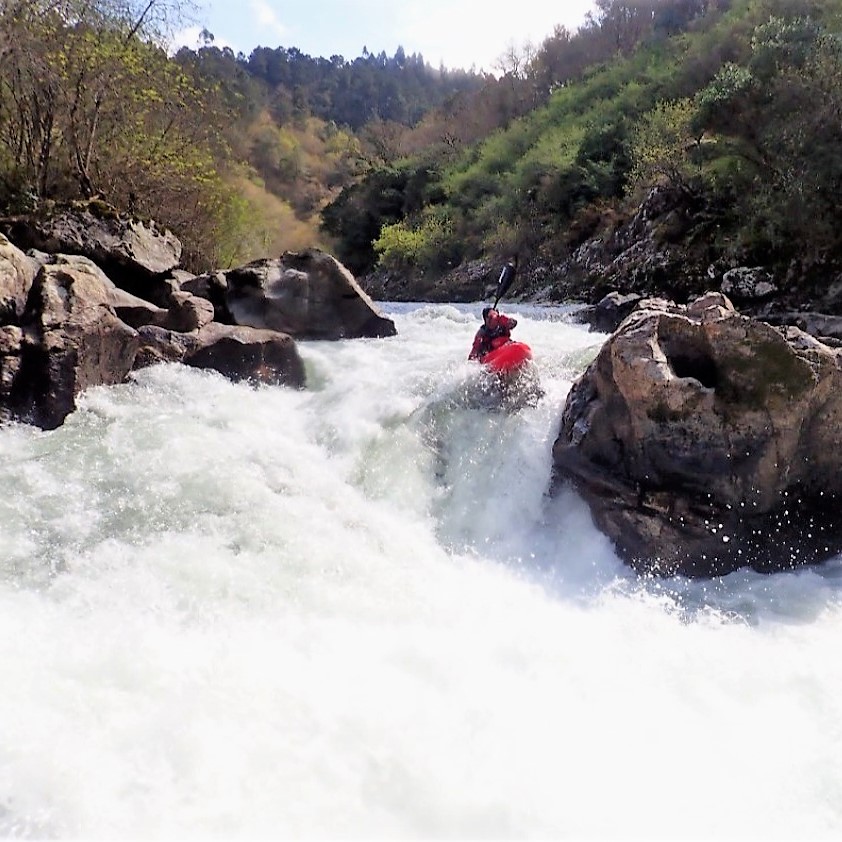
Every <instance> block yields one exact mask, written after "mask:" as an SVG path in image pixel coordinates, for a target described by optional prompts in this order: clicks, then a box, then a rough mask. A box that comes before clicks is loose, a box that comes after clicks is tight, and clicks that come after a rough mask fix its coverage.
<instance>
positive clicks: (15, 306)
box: [0, 234, 38, 324]
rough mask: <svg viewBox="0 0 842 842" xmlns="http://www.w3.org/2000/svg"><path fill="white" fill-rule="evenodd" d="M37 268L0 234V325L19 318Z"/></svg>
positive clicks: (35, 264)
mask: <svg viewBox="0 0 842 842" xmlns="http://www.w3.org/2000/svg"><path fill="white" fill-rule="evenodd" d="M37 268H38V264H37V263H36V261H35V260H33V259H32V258H30V257H27V256H26V255H25V254H24V253H23V252H22V251H21V250H20V249H19V248H17V247H16V246H14V245H12V243H10V242H9V240H8V239H6V237H4V236H3V235H2V234H0V324H8V323H15V322H17V320H18V319H19V318H20V315H21V313H23V308H24V306H25V305H26V296H27V295H28V294H29V290H30V287H31V286H32V281H33V279H34V278H35V272H36V271H37Z"/></svg>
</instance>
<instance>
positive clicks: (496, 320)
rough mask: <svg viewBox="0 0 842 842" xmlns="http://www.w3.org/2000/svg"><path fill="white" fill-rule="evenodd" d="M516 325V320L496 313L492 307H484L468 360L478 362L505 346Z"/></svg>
mask: <svg viewBox="0 0 842 842" xmlns="http://www.w3.org/2000/svg"><path fill="white" fill-rule="evenodd" d="M515 325H517V319H512V318H509V317H508V316H504V315H503V314H502V313H498V312H497V310H495V309H494V308H493V307H486V308H485V309H484V310H483V311H482V326H481V327H480V329H479V330H478V331H477V333H476V336H474V344H473V347H472V348H471V353H470V354H468V359H469V360H479V361H480V362H482V358H483V357H484V356H485V355H486V354H487V353H488V352H489V351H493V350H494V349H495V348H499V347H500V346H501V345H505V344H506V342H508V341H509V339H511V332H512V330H513V329H514V327H515Z"/></svg>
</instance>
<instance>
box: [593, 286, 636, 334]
mask: <svg viewBox="0 0 842 842" xmlns="http://www.w3.org/2000/svg"><path fill="white" fill-rule="evenodd" d="M642 300H643V296H641V295H638V294H637V293H635V292H630V293H628V294H627V295H623V294H622V293H621V292H616V291H614V292H609V293H608V294H607V295H605V296H603V297H602V298H601V299H600V300H599V301H598V302H597V303H596V304H594V305H592V306H590V307H585V308H583V309H582V310H580V311H579V312H578V313H577V315H576V317H577V320H578V321H581V322H584V323H586V324H588V325H590V328H591V330H595V331H599V332H600V333H613V332H614V331H615V330H616V329H617V328H618V327H619V326H620V323H621V322H622V321H623V319H625V318H626V316H628V314H629V313H631V311H632V310H634V308H635V307H637V305H638V303H639V302H640V301H642Z"/></svg>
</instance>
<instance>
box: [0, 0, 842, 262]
mask: <svg viewBox="0 0 842 842" xmlns="http://www.w3.org/2000/svg"><path fill="white" fill-rule="evenodd" d="M180 10H181V3H180V0H142V1H141V0H4V2H0V214H7V215H11V214H18V213H30V212H44V211H47V210H49V207H50V206H51V204H52V203H54V202H63V201H70V200H75V199H90V198H91V197H98V198H99V199H102V200H104V203H107V204H108V205H111V206H113V207H114V208H116V209H118V210H121V211H130V212H132V213H135V214H137V215H139V216H141V217H148V218H154V219H155V220H156V221H158V222H159V223H161V224H163V225H166V226H168V227H170V228H171V229H172V230H173V231H174V232H175V233H176V234H177V235H178V236H179V237H180V238H181V239H182V240H183V242H184V243H185V246H186V249H187V254H186V258H185V260H186V264H187V265H189V266H191V267H192V268H194V269H197V270H198V269H206V268H211V267H226V266H230V265H233V264H235V263H237V262H245V261H246V260H249V259H253V258H255V257H260V256H265V255H273V254H274V255H277V254H278V253H279V252H280V251H282V250H284V249H287V248H300V247H303V246H307V245H314V244H315V245H321V246H323V247H326V248H328V249H330V250H331V251H333V252H334V253H335V254H336V255H337V256H338V257H339V258H340V259H341V260H343V262H345V263H346V264H347V265H348V266H349V267H350V268H351V269H352V270H353V271H354V272H356V273H357V274H361V275H362V274H366V273H368V272H371V271H372V270H374V269H375V268H378V267H379V269H381V270H390V271H393V272H400V273H403V274H405V275H408V276H411V275H413V274H422V275H427V276H430V275H436V274H438V275H441V274H442V273H445V272H447V271H449V270H452V269H453V268H454V267H458V266H459V265H460V264H463V263H465V262H467V261H470V260H473V259H475V258H482V257H486V258H491V259H494V260H496V259H498V258H500V257H502V256H503V255H507V254H512V253H518V254H519V255H521V256H522V257H523V258H524V260H525V261H527V262H530V261H531V262H543V264H544V265H546V266H551V267H552V266H559V265H562V264H563V263H564V261H565V260H567V259H568V258H569V257H570V255H572V254H574V253H575V252H576V249H578V248H579V247H580V246H582V244H584V243H596V242H600V241H601V242H603V243H605V242H608V241H610V240H611V238H612V236H614V235H615V234H616V232H617V231H618V230H621V228H622V226H623V225H625V224H628V222H629V220H631V219H632V218H633V217H634V215H635V214H636V213H637V212H638V210H639V208H640V205H641V202H642V201H643V200H644V198H645V197H646V196H647V195H649V193H650V191H651V190H652V189H653V188H654V187H658V188H659V189H661V190H662V191H666V192H668V193H669V194H671V195H672V196H674V197H676V196H677V197H679V199H674V200H673V201H674V204H675V208H676V211H675V214H673V218H672V222H671V223H670V224H668V225H664V226H663V227H662V230H660V233H659V236H661V237H663V238H664V240H665V241H669V242H670V243H671V244H672V245H674V246H677V247H680V248H682V249H684V251H685V253H686V254H687V257H688V260H690V259H692V260H693V261H695V262H697V263H699V264H700V265H701V263H704V262H705V261H707V262H709V263H714V262H716V261H717V260H719V261H725V262H731V263H745V264H764V265H775V266H778V267H787V266H789V265H790V264H791V263H792V261H793V260H795V259H798V260H799V261H801V262H802V263H804V264H808V263H812V264H816V265H818V264H823V263H827V262H828V261H832V260H834V259H835V258H837V257H839V255H840V252H842V248H841V247H840V245H842V239H840V234H839V232H840V230H842V225H840V223H842V219H840V211H839V209H838V208H839V205H838V202H837V196H838V193H839V190H840V187H842V183H841V182H842V153H840V150H842V142H840V141H842V123H841V122H840V118H839V114H840V113H842V102H840V99H842V46H841V45H840V36H839V33H840V28H841V25H840V21H842V0H798V1H797V2H796V0H598V2H597V3H596V4H595V7H594V12H593V14H592V15H591V16H590V17H589V18H588V19H587V21H586V22H585V24H584V25H583V26H582V27H581V28H580V29H579V30H578V31H576V32H570V31H568V30H566V29H564V28H557V29H556V31H555V32H553V33H549V34H548V37H547V38H546V40H545V41H544V42H543V43H542V44H541V45H540V46H538V47H536V48H526V47H525V48H524V49H523V50H520V51H519V50H517V49H514V48H510V49H508V50H507V51H505V52H501V57H500V63H499V67H498V69H497V70H498V72H497V73H496V74H495V75H478V74H475V73H472V72H465V71H462V70H447V69H444V68H432V67H430V66H428V65H427V64H426V63H425V62H424V60H423V57H422V56H418V55H409V56H407V55H406V54H405V53H404V51H403V50H402V49H401V48H400V46H399V45H396V47H397V48H396V51H395V52H394V54H393V55H392V56H391V57H390V56H389V55H387V54H386V53H385V52H382V51H381V52H378V53H376V54H375V53H369V52H367V51H366V52H365V53H364V54H363V55H362V56H359V57H356V58H353V59H350V60H346V59H345V58H344V57H342V56H331V57H329V58H324V57H311V56H307V55H305V54H303V53H301V52H300V51H299V50H297V49H295V48H294V47H290V46H288V47H280V46H279V47H277V48H274V49H271V48H259V49H256V50H255V51H253V52H252V53H251V55H249V56H244V55H234V54H233V53H232V52H231V51H230V50H228V49H219V48H218V47H216V46H214V38H213V35H212V34H211V33H207V32H206V33H204V39H205V46H203V47H202V48H200V49H198V50H195V51H194V50H187V49H182V50H180V51H179V52H178V53H177V54H175V55H172V54H171V53H169V52H168V50H167V43H168V41H167V36H168V34H169V33H171V32H172V31H173V28H174V26H175V25H176V24H177V23H178V22H179V21H180V20H181V19H180V16H179V13H180Z"/></svg>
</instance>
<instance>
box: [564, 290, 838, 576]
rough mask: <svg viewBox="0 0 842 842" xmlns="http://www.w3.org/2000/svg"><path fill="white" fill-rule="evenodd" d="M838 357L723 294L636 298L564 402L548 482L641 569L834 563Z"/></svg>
mask: <svg viewBox="0 0 842 842" xmlns="http://www.w3.org/2000/svg"><path fill="white" fill-rule="evenodd" d="M840 359H841V358H840V352H839V351H837V350H836V349H832V348H829V347H827V346H826V345H824V344H822V343H820V342H818V341H817V340H815V339H814V338H813V337H811V336H809V335H808V334H806V333H804V332H803V331H801V330H799V329H797V328H795V327H788V328H783V329H777V328H775V327H772V326H770V325H769V324H766V323H764V322H760V321H757V320H752V319H749V318H747V317H744V316H741V315H740V314H739V313H737V312H736V311H735V310H734V308H733V306H732V305H731V303H730V301H729V300H728V299H727V298H726V297H725V296H722V295H721V294H718V293H711V294H708V295H706V296H703V297H702V298H701V299H698V300H696V301H694V302H692V303H691V304H690V305H687V306H680V305H675V304H673V303H671V302H668V301H663V300H654V299H650V300H646V301H644V302H641V304H640V306H639V307H638V309H637V310H636V311H635V312H633V313H632V314H631V315H630V316H629V317H628V318H627V319H626V320H625V321H624V322H623V324H622V325H621V326H620V328H619V329H618V331H617V332H616V333H615V334H614V335H613V336H611V337H610V338H609V340H608V341H607V342H606V343H605V345H604V346H603V348H602V349H601V351H600V353H599V355H598V356H597V358H596V360H594V362H593V363H592V364H591V366H590V367H589V368H588V369H587V371H585V372H584V374H583V375H582V376H581V377H580V378H579V380H577V382H576V383H575V384H574V385H573V387H572V389H571V391H570V393H569V395H568V399H567V403H566V406H565V409H564V413H563V416H562V422H561V430H560V433H559V436H558V439H557V440H556V442H555V446H554V450H553V456H554V463H555V470H556V478H557V481H572V482H573V483H574V484H575V485H576V487H577V488H578V489H579V490H580V492H581V493H582V495H583V496H584V498H585V499H586V500H587V502H588V504H589V506H590V508H591V511H592V513H593V516H594V520H595V523H596V524H597V526H598V527H599V528H600V529H601V530H602V531H603V532H605V533H606V534H607V535H608V536H609V537H610V538H611V539H612V540H613V541H614V543H615V546H616V547H617V550H618V552H619V553H620V555H621V556H622V557H623V558H624V559H625V560H626V561H628V562H629V563H630V564H631V565H633V566H634V567H635V568H636V569H638V570H641V571H646V572H656V573H660V574H673V573H681V574H684V575H690V576H713V575H719V574H722V573H727V572H729V571H731V570H735V569H737V568H739V567H742V566H746V565H748V566H752V567H754V568H756V569H758V570H781V569H789V568H791V567H794V566H797V565H800V564H804V563H810V562H815V561H820V560H822V559H824V558H827V557H830V556H832V555H834V554H836V553H838V552H840V550H842V523H840V522H839V518H838V515H837V511H838V509H837V507H838V502H839V499H840V495H842V367H841V366H840Z"/></svg>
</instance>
